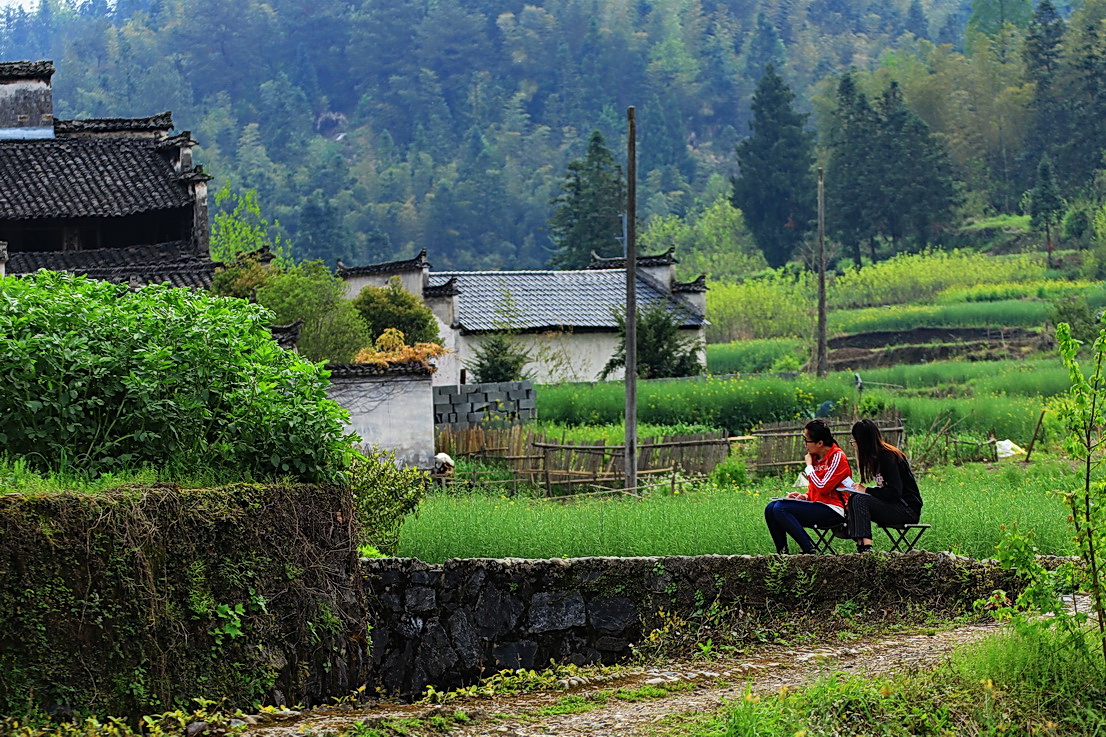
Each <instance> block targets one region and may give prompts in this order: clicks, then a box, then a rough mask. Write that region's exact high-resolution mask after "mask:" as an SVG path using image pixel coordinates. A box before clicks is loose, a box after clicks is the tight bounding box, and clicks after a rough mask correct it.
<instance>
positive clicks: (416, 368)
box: [326, 361, 434, 379]
mask: <svg viewBox="0 0 1106 737" xmlns="http://www.w3.org/2000/svg"><path fill="white" fill-rule="evenodd" d="M326 369H327V371H329V372H330V377H331V378H332V379H360V378H364V377H366V376H402V375H411V376H430V375H432V374H433V373H434V369H433V368H432V367H431V366H427V365H425V364H421V363H419V362H418V361H406V362H404V363H389V364H388V365H387V366H381V365H380V364H377V363H328V364H327V365H326Z"/></svg>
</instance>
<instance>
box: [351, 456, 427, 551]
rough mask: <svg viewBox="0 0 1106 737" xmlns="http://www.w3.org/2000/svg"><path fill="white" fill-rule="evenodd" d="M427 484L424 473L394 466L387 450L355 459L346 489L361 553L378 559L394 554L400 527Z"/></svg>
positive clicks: (410, 468)
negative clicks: (359, 540) (355, 521)
mask: <svg viewBox="0 0 1106 737" xmlns="http://www.w3.org/2000/svg"><path fill="white" fill-rule="evenodd" d="M429 483H430V476H428V475H427V473H426V472H425V471H420V470H419V469H417V468H413V467H407V468H400V467H399V466H397V465H396V459H395V455H394V454H393V453H391V452H390V451H376V452H374V453H371V454H369V455H368V456H361V455H357V456H354V458H353V459H352V460H351V462H350V465H349V486H350V491H351V492H352V493H353V506H354V509H355V510H356V512H357V522H358V526H359V527H360V529H361V546H362V554H365V555H367V556H368V557H379V556H380V555H381V554H382V553H383V554H387V555H392V554H394V553H395V551H396V546H397V545H398V544H399V526H400V525H401V524H402V523H403V518H404V517H406V516H407V515H408V514H410V513H411V512H413V511H415V509H416V508H417V507H418V506H419V502H420V501H422V498H423V495H424V494H425V493H426V488H427V485H428V484H429Z"/></svg>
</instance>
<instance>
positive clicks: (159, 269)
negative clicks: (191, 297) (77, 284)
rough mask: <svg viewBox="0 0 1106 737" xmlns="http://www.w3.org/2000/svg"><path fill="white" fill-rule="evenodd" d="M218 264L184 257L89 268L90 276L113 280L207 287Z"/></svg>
mask: <svg viewBox="0 0 1106 737" xmlns="http://www.w3.org/2000/svg"><path fill="white" fill-rule="evenodd" d="M217 266H218V264H216V263H214V262H212V261H198V260H197V261H186V262H181V263H164V264H134V265H132V266H117V267H115V268H111V269H89V270H88V271H85V272H83V273H85V274H87V275H88V277H89V278H90V279H100V280H102V281H109V282H114V283H116V284H132V285H135V286H141V285H143V284H168V285H169V286H171V287H188V288H190V289H202V290H210V289H211V284H212V281H213V280H214V278H215V268H216V267H217Z"/></svg>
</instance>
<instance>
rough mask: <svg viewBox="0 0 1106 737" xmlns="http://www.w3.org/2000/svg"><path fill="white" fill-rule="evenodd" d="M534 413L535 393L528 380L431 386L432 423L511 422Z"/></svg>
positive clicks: (525, 419) (516, 422)
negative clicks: (432, 394)
mask: <svg viewBox="0 0 1106 737" xmlns="http://www.w3.org/2000/svg"><path fill="white" fill-rule="evenodd" d="M537 416H538V405H537V395H536V393H535V391H534V385H533V384H532V383H531V382H529V381H507V382H501V383H498V384H458V385H455V386H436V387H434V424H435V425H449V426H451V427H467V426H469V425H488V424H495V423H498V424H502V425H513V424H518V423H522V422H526V421H528V420H533V419H535V418H536V417H537Z"/></svg>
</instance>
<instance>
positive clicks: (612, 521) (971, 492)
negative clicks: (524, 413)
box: [399, 461, 1079, 562]
mask: <svg viewBox="0 0 1106 737" xmlns="http://www.w3.org/2000/svg"><path fill="white" fill-rule="evenodd" d="M789 482H790V479H789V478H785V479H772V480H762V481H758V482H756V483H754V484H749V485H745V486H742V487H733V486H721V487H719V486H713V485H710V484H695V485H692V484H684V485H681V486H680V487H678V489H677V493H676V494H674V495H673V494H669V493H667V492H666V491H665V490H663V489H660V490H658V491H657V492H656V493H654V494H651V495H648V496H646V497H645V498H642V499H636V498H629V497H621V496H620V497H618V498H613V499H611V498H604V499H600V498H595V497H591V498H577V499H541V498H533V497H527V496H518V497H507V496H503V495H499V494H497V493H494V492H479V491H478V492H475V493H472V494H466V495H456V494H446V493H439V494H434V495H431V496H430V497H428V498H427V499H426V500H425V501H424V502H423V504H422V507H421V509H420V511H419V514H418V515H417V516H413V517H409V518H408V519H407V521H406V522H405V523H404V525H403V528H402V530H401V532H400V546H399V554H400V555H401V556H409V557H415V558H419V559H421V560H424V561H427V562H441V561H443V560H445V559H447V558H499V557H520V558H562V557H563V558H575V557H584V556H593V555H611V556H651V555H710V554H767V553H772V552H773V549H772V544H771V540H770V539H769V536H768V532H767V529H766V527H765V524H764V516H763V510H764V506H765V504H767V502H768V498H769V497H771V496H777V495H779V494H780V493H781V492H783V491H784V490H785V489H786V487H788V486H789ZM1078 483H1079V476H1078V473H1075V472H1073V471H1072V470H1071V469H1070V467H1069V466H1068V465H1067V464H1065V463H1061V462H1058V461H1044V462H1039V463H1033V464H1031V465H1029V466H1028V467H1023V466H1022V465H1021V464H1019V463H1017V462H1012V461H1006V462H1003V463H1000V464H999V465H998V466H997V467H996V468H987V467H985V466H983V465H981V464H975V465H965V466H960V467H955V468H954V467H942V468H938V469H935V470H934V471H932V472H931V473H929V474H926V475H924V476H923V477H922V479H921V481H920V485H921V488H922V494H923V497H924V500H925V508H924V510H923V515H922V517H923V519H922V521H923V522H927V523H929V524H932V525H933V528H932V529H931V530H929V532H927V533H926V535H925V536H924V537H923V538H922V542H921V544H920V547H921V548H924V549H926V550H938V551H940V550H947V551H952V552H954V553H958V554H962V555H970V556H974V557H977V558H988V557H992V556H993V555H994V552H995V545H996V544H997V543H998V541H999V540H1000V539H1001V537H1002V534H1003V533H1002V528H1003V526H1004V525H1012V524H1015V523H1016V524H1017V525H1018V527H1019V529H1023V530H1025V529H1032V530H1035V531H1036V535H1037V540H1038V544H1039V546H1040V548H1041V552H1042V553H1052V554H1057V555H1068V554H1071V553H1073V552H1074V548H1073V545H1072V542H1071V533H1070V531H1069V529H1068V527H1067V524H1066V522H1065V520H1066V517H1067V513H1066V510H1065V508H1064V505H1063V503H1062V501H1061V500H1060V499H1059V498H1058V497H1057V496H1056V495H1055V494H1053V493H1052V492H1054V491H1057V490H1060V489H1066V488H1073V487H1074V486H1076V485H1078ZM849 545H851V544H850V543H848V542H847V541H846V542H845V545H844V546H842V548H841V550H848V547H849ZM876 549H877V550H879V549H884V550H886V549H887V541H886V540H881V539H877V540H876Z"/></svg>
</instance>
